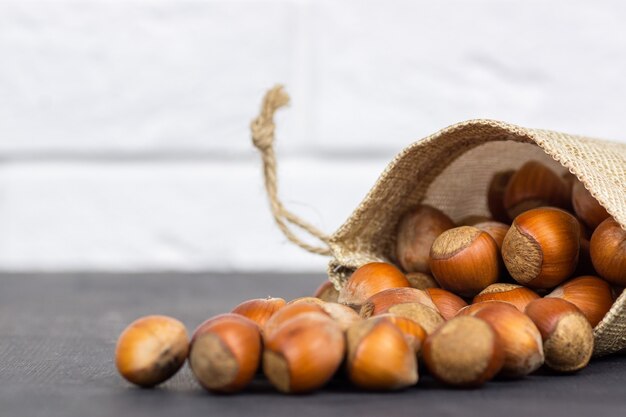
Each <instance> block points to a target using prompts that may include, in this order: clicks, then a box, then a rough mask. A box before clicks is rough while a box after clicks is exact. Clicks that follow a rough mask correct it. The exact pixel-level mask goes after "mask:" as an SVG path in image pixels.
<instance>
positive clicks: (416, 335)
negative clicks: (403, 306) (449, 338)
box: [376, 313, 427, 353]
mask: <svg viewBox="0 0 626 417" xmlns="http://www.w3.org/2000/svg"><path fill="white" fill-rule="evenodd" d="M376 318H377V319H384V320H386V321H389V322H390V323H392V324H394V325H395V326H396V327H397V328H398V329H400V331H401V332H402V334H404V337H405V338H406V340H407V342H409V345H411V346H412V347H413V350H415V353H419V352H421V350H422V346H423V345H424V340H426V336H427V334H426V330H424V328H423V327H422V326H420V325H419V324H418V323H417V322H416V321H414V320H411V319H410V318H408V317H402V316H397V315H395V314H391V313H384V314H379V315H377V316H376Z"/></svg>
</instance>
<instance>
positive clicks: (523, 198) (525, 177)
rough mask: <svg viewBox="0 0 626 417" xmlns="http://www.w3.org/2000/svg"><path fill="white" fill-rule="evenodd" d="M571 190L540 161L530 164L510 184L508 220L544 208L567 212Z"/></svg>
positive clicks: (507, 208)
mask: <svg viewBox="0 0 626 417" xmlns="http://www.w3.org/2000/svg"><path fill="white" fill-rule="evenodd" d="M569 202H570V201H569V188H568V186H567V184H566V183H565V182H564V181H563V179H562V178H561V177H559V175H557V174H556V173H555V172H554V171H552V170H551V169H550V168H548V167H547V166H545V165H544V164H542V163H540V162H537V161H528V162H526V163H525V164H524V165H522V166H521V167H520V169H518V170H517V171H516V172H515V174H513V176H512V177H511V179H510V180H509V183H508V184H507V187H506V191H505V193H504V208H505V209H506V211H507V213H508V215H509V218H511V219H514V218H515V217H517V216H518V215H520V214H522V213H523V212H525V211H527V210H530V209H534V208H537V207H543V206H554V207H560V208H568V206H569Z"/></svg>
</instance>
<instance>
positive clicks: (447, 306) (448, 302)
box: [424, 288, 467, 320]
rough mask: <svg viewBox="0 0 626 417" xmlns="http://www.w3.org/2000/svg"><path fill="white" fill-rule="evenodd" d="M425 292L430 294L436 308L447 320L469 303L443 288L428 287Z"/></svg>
mask: <svg viewBox="0 0 626 417" xmlns="http://www.w3.org/2000/svg"><path fill="white" fill-rule="evenodd" d="M424 292H425V293H426V294H428V296H429V297H430V299H431V300H432V302H433V304H434V305H435V309H436V310H437V311H438V312H439V314H441V315H442V316H443V318H444V319H446V320H450V319H451V318H452V317H454V316H456V313H457V312H458V311H459V310H460V309H462V308H463V307H465V306H466V305H467V303H466V302H465V300H463V299H462V298H461V297H459V296H457V295H455V294H453V293H451V292H450V291H446V290H444V289H441V288H427V289H425V290H424Z"/></svg>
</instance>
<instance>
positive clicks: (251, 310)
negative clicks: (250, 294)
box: [231, 297, 285, 328]
mask: <svg viewBox="0 0 626 417" xmlns="http://www.w3.org/2000/svg"><path fill="white" fill-rule="evenodd" d="M284 306H285V300H283V299H282V298H272V297H268V298H257V299H253V300H248V301H244V302H243V303H241V304H239V305H238V306H237V307H235V308H233V311H232V312H231V313H235V314H240V315H242V316H244V317H247V318H249V319H250V320H252V321H253V322H255V323H256V324H258V325H259V326H260V327H261V328H262V327H263V326H264V325H265V323H266V322H267V320H269V318H270V317H272V315H273V314H274V313H276V312H277V311H278V310H280V309H281V308H282V307H284Z"/></svg>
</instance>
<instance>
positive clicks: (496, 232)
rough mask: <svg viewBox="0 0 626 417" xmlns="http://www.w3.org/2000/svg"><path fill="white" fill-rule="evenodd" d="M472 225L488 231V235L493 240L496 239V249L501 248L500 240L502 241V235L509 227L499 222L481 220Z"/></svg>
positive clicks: (504, 234)
mask: <svg viewBox="0 0 626 417" xmlns="http://www.w3.org/2000/svg"><path fill="white" fill-rule="evenodd" d="M474 227H475V228H477V229H480V230H482V231H483V232H487V233H489V236H491V237H492V238H493V240H495V241H496V244H497V245H498V251H500V250H502V242H504V236H506V232H508V231H509V228H510V226H509V225H508V224H504V223H500V222H482V223H476V224H475V225H474Z"/></svg>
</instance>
